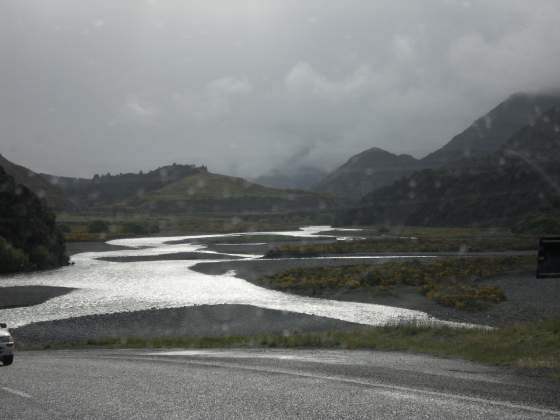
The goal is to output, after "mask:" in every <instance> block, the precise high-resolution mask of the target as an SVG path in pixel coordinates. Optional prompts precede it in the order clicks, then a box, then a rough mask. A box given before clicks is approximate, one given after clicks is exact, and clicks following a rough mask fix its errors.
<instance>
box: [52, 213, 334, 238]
mask: <svg viewBox="0 0 560 420" xmlns="http://www.w3.org/2000/svg"><path fill="white" fill-rule="evenodd" d="M58 221H59V223H60V225H59V226H60V227H61V229H62V230H63V232H64V236H65V238H66V240H67V241H100V240H104V241H106V240H110V239H115V238H122V237H126V236H138V235H150V234H153V233H158V234H161V235H167V236H176V235H189V234H203V233H235V232H261V231H281V230H298V229H299V227H300V226H306V225H328V224H329V223H330V222H332V213H330V212H328V211H326V212H316V213H284V214H249V215H242V214H240V215H231V216H230V215H214V216H212V215H206V216H202V215H183V216H176V215H167V216H162V215H158V216H153V215H150V214H142V213H135V214H130V215H123V214H117V215H115V216H107V215H105V216H104V215H102V214H99V213H96V214H91V215H90V214H82V215H78V214H75V213H61V214H59V215H58ZM93 221H97V222H103V223H106V224H107V225H108V226H109V229H108V230H107V231H106V232H100V233H93V232H91V231H90V226H91V223H92V222H93ZM130 223H134V224H135V225H141V228H138V229H136V228H134V229H131V227H132V226H131V225H130ZM140 229H142V231H143V232H144V233H135V232H139V231H140ZM262 238H263V237H261V239H258V240H257V239H256V238H253V240H251V241H250V242H253V241H256V242H260V241H262V240H263V239H262ZM230 239H231V238H230ZM240 240H241V239H240ZM222 241H225V239H221V240H220V242H222Z"/></svg>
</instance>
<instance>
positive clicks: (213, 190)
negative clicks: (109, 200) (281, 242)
mask: <svg viewBox="0 0 560 420" xmlns="http://www.w3.org/2000/svg"><path fill="white" fill-rule="evenodd" d="M330 205H331V200H330V199H329V198H328V197H326V196H323V195H320V194H316V193H310V192H305V191H299V190H282V189H275V188H269V187H265V186H262V185H258V184H255V183H252V182H249V181H247V180H245V179H243V178H236V177H231V176H225V175H218V174H213V173H210V172H207V171H203V172H199V173H196V174H193V175H190V176H186V177H183V178H181V179H179V180H177V181H174V182H172V183H169V184H168V185H166V186H164V187H162V188H160V189H157V190H153V191H150V192H147V193H146V194H143V195H138V196H136V197H133V198H130V199H127V200H124V201H122V202H120V203H118V204H117V205H116V206H115V207H117V208H119V209H123V210H125V209H140V210H144V211H148V212H151V213H153V212H155V213H166V214H167V213H177V212H180V213H200V212H203V213H225V214H227V213H245V214H248V213H278V212H289V211H318V210H322V209H325V208H327V207H329V206H330Z"/></svg>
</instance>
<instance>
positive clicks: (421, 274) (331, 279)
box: [257, 256, 535, 311]
mask: <svg viewBox="0 0 560 420" xmlns="http://www.w3.org/2000/svg"><path fill="white" fill-rule="evenodd" d="M534 266H535V258H534V257H530V256H522V257H476V258H474V257H469V258H437V259H434V260H421V261H420V260H412V261H396V262H386V263H383V264H353V265H345V266H326V267H307V268H294V269H291V270H287V271H285V272H282V273H278V274H275V275H272V276H266V277H262V278H261V279H259V280H258V281H257V283H258V284H259V285H261V286H264V287H268V288H271V289H275V290H281V291H284V292H291V293H296V294H303V295H311V296H313V295H322V296H323V295H325V292H327V294H328V293H339V292H340V291H343V290H352V289H360V290H363V291H364V292H368V291H369V292H372V293H374V292H387V291H389V292H390V291H391V290H392V289H394V288H396V287H399V286H413V287H416V288H417V289H418V292H419V293H422V294H424V295H426V297H427V298H428V299H431V300H434V301H435V302H437V303H439V304H441V305H444V306H449V307H453V308H455V309H460V310H471V311H473V310H480V309H484V308H485V307H487V306H488V305H490V304H495V303H499V302H502V301H504V300H505V299H506V297H505V294H504V292H503V290H501V289H500V288H498V287H496V286H492V285H487V284H484V283H481V282H480V280H481V279H484V278H488V277H492V276H496V275H500V274H505V273H509V272H514V271H520V270H528V269H532V268H534Z"/></svg>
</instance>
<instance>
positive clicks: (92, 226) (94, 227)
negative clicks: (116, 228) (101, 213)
mask: <svg viewBox="0 0 560 420" xmlns="http://www.w3.org/2000/svg"><path fill="white" fill-rule="evenodd" d="M108 231H109V223H107V222H105V221H103V220H94V221H92V222H90V223H89V224H88V232H89V233H107V232H108Z"/></svg>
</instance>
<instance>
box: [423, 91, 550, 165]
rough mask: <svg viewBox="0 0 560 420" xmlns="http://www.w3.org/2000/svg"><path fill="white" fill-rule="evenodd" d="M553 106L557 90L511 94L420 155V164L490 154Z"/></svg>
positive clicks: (443, 162) (439, 162)
mask: <svg viewBox="0 0 560 420" xmlns="http://www.w3.org/2000/svg"><path fill="white" fill-rule="evenodd" d="M555 106H560V94H527V93H517V94H514V95H512V96H510V97H509V98H508V99H507V100H505V101H504V102H502V103H500V104H499V105H498V106H497V107H495V108H494V109H492V110H491V111H490V112H489V113H487V114H486V115H484V116H483V117H481V118H479V119H478V120H476V121H475V122H474V123H473V124H472V125H471V126H470V127H468V128H467V129H466V130H465V131H463V132H462V133H460V134H458V135H457V136H455V137H453V139H451V141H450V142H449V143H447V144H446V145H445V146H443V147H442V148H440V149H439V150H437V151H435V152H433V153H431V154H429V155H428V156H426V157H425V158H423V159H422V164H423V166H424V167H426V168H437V167H441V166H445V165H448V164H450V163H453V162H455V161H458V160H461V159H464V158H468V157H473V158H476V157H482V156H487V155H489V154H492V153H494V152H496V151H498V150H499V149H500V148H501V147H502V146H503V145H504V144H505V142H506V141H507V140H508V139H509V138H510V137H511V136H513V135H514V134H515V133H516V132H517V131H518V130H520V129H521V128H523V127H524V126H526V125H531V124H533V123H534V122H535V121H536V120H538V119H539V117H540V116H541V115H542V113H543V112H545V111H547V110H549V109H551V108H553V107H555Z"/></svg>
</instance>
